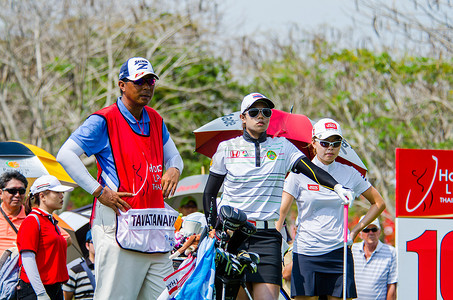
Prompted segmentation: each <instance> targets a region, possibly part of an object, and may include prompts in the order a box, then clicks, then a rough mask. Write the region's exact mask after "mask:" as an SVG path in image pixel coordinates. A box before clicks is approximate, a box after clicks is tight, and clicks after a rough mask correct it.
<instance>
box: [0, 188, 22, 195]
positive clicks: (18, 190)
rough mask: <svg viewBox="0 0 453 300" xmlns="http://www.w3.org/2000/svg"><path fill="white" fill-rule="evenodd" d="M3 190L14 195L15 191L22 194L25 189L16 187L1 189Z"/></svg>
mask: <svg viewBox="0 0 453 300" xmlns="http://www.w3.org/2000/svg"><path fill="white" fill-rule="evenodd" d="M3 191H7V192H8V193H10V194H11V195H16V194H17V193H19V195H23V194H25V191H26V189H24V188H18V189H16V188H10V189H3Z"/></svg>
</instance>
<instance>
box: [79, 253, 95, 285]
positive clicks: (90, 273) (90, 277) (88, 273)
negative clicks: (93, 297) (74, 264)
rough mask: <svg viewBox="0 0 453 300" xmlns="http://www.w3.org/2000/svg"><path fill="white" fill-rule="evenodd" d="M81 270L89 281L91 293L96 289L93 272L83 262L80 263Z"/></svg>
mask: <svg viewBox="0 0 453 300" xmlns="http://www.w3.org/2000/svg"><path fill="white" fill-rule="evenodd" d="M81 265H82V268H83V270H84V271H85V272H86V273H87V276H88V279H90V282H91V285H92V286H93V291H94V290H95V289H96V281H95V280H94V275H93V272H91V270H90V268H89V267H88V265H87V263H86V261H85V260H83V261H82V263H81Z"/></svg>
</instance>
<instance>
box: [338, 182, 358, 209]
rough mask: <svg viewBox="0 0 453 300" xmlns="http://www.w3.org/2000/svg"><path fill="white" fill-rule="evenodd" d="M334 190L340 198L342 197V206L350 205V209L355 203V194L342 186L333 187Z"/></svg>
mask: <svg viewBox="0 0 453 300" xmlns="http://www.w3.org/2000/svg"><path fill="white" fill-rule="evenodd" d="M333 190H334V191H335V193H337V194H338V196H340V199H341V200H342V201H343V202H342V203H341V204H344V205H347V204H349V207H351V206H352V203H353V202H354V192H353V191H352V190H351V189H348V188H345V187H343V186H342V185H341V184H336V185H335V186H334V187H333Z"/></svg>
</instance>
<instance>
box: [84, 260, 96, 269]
mask: <svg viewBox="0 0 453 300" xmlns="http://www.w3.org/2000/svg"><path fill="white" fill-rule="evenodd" d="M85 262H86V263H87V266H88V268H90V269H92V270H93V269H94V263H93V262H92V261H91V260H90V258H89V257H87V258H86V259H85Z"/></svg>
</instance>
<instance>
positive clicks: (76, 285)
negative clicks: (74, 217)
mask: <svg viewBox="0 0 453 300" xmlns="http://www.w3.org/2000/svg"><path fill="white" fill-rule="evenodd" d="M85 247H86V248H87V249H88V257H87V258H86V259H82V260H81V261H80V259H79V258H78V259H77V260H79V262H78V263H76V264H75V263H73V262H74V261H73V262H71V263H69V265H72V267H70V268H69V270H68V273H69V280H68V282H66V283H65V284H64V285H63V294H64V299H65V300H71V299H72V298H73V297H74V298H75V299H83V300H91V299H93V296H94V290H95V287H96V283H95V280H94V272H93V271H94V246H93V239H92V237H91V230H88V232H87V234H86V241H85ZM69 265H68V266H69Z"/></svg>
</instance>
